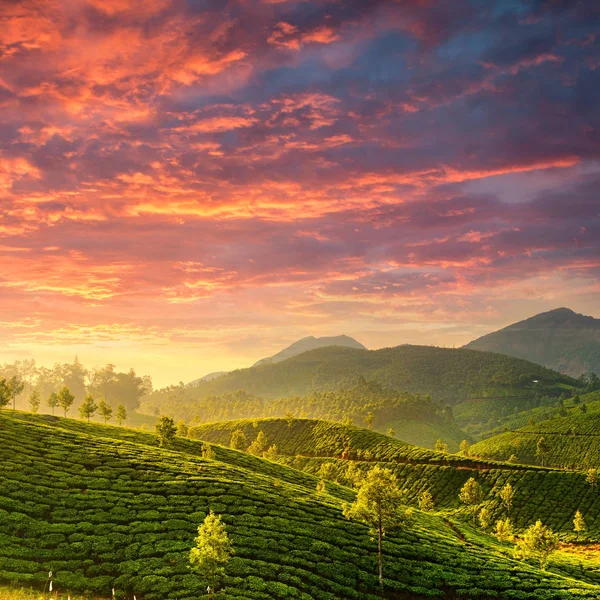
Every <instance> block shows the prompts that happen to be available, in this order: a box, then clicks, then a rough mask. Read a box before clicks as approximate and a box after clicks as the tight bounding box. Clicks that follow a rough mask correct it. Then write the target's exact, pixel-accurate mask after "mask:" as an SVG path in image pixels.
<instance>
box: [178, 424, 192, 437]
mask: <svg viewBox="0 0 600 600" xmlns="http://www.w3.org/2000/svg"><path fill="white" fill-rule="evenodd" d="M189 432H190V428H189V427H188V425H187V423H186V422H185V421H177V435H178V436H179V437H183V438H186V437H187V436H188V434H189Z"/></svg>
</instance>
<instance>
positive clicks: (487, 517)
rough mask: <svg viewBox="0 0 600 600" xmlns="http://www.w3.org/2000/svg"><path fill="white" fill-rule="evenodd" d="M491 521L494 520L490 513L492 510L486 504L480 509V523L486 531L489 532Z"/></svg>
mask: <svg viewBox="0 0 600 600" xmlns="http://www.w3.org/2000/svg"><path fill="white" fill-rule="evenodd" d="M491 521H492V515H491V514H490V511H489V510H488V509H487V508H486V507H485V506H484V507H483V508H482V509H481V510H480V511H479V524H480V525H481V529H483V532H484V533H486V532H487V530H488V527H489V526H490V524H491Z"/></svg>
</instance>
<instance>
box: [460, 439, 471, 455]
mask: <svg viewBox="0 0 600 600" xmlns="http://www.w3.org/2000/svg"><path fill="white" fill-rule="evenodd" d="M470 447H471V446H470V444H469V442H467V440H463V441H462V442H461V443H460V454H462V455H463V456H469V448H470Z"/></svg>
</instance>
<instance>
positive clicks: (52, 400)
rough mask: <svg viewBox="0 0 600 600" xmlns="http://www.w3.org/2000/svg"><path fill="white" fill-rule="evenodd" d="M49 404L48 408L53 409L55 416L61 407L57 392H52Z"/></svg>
mask: <svg viewBox="0 0 600 600" xmlns="http://www.w3.org/2000/svg"><path fill="white" fill-rule="evenodd" d="M47 404H48V407H49V408H51V409H52V414H54V409H55V408H56V407H57V406H59V400H58V394H57V393H56V392H52V393H51V394H50V395H49V396H48V401H47Z"/></svg>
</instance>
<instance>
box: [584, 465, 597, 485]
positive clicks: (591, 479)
mask: <svg viewBox="0 0 600 600" xmlns="http://www.w3.org/2000/svg"><path fill="white" fill-rule="evenodd" d="M585 480H586V482H587V483H589V484H590V485H591V486H592V489H594V488H595V487H596V486H597V485H598V469H588V471H587V475H586V478H585Z"/></svg>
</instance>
